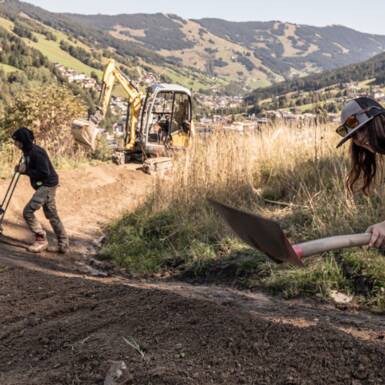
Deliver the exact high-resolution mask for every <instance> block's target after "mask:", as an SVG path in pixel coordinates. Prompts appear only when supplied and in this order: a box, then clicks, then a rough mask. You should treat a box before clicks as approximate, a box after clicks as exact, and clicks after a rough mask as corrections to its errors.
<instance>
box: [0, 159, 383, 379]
mask: <svg viewBox="0 0 385 385" xmlns="http://www.w3.org/2000/svg"><path fill="white" fill-rule="evenodd" d="M137 167H138V166H137V165H135V166H134V165H130V166H125V167H116V166H112V165H111V166H101V167H96V168H86V169H84V170H77V171H71V172H64V173H62V187H61V188H60V190H59V196H58V202H59V209H60V212H61V215H62V217H63V219H64V222H65V224H66V226H67V228H68V229H69V232H70V234H71V237H72V240H73V253H72V254H71V256H69V257H62V256H58V255H53V254H48V253H47V254H43V255H41V256H36V255H31V254H29V253H27V252H26V251H25V250H23V249H22V248H20V247H15V246H12V245H9V244H0V314H1V324H0V385H33V384H36V385H37V384H38V385H59V384H60V385H67V384H68V385H69V384H90V385H91V384H103V383H104V381H105V378H106V374H107V372H108V371H109V369H110V368H111V367H113V366H114V364H113V362H120V361H124V366H123V368H126V369H124V370H122V375H121V377H120V378H119V380H117V381H115V383H116V384H202V385H206V384H282V385H289V384H309V385H310V384H352V385H359V384H385V367H384V365H383V361H384V358H385V322H384V319H383V318H382V317H379V316H374V315H369V314H365V313H352V312H343V311H340V310H337V309H335V308H333V307H331V306H326V305H325V306H324V305H322V306H321V305H320V304H316V303H311V302H304V301H283V300H281V299H279V298H271V297H269V296H267V295H264V294H262V293H245V292H238V291H236V290H232V289H226V288H220V287H214V286H191V285H188V284H184V283H177V282H174V283H165V282H147V281H134V280H128V279H125V278H124V277H119V276H114V277H109V278H95V277H91V276H89V275H85V274H81V273H79V264H78V263H79V262H84V261H85V260H86V259H87V256H88V255H89V253H92V252H93V244H92V240H93V239H95V238H97V237H98V236H100V235H101V226H102V225H103V224H105V223H106V222H108V221H109V220H111V219H113V218H115V217H117V216H118V215H119V214H121V213H122V212H123V211H125V210H127V209H133V208H134V207H136V206H137V205H138V202H139V201H140V199H142V198H144V196H145V195H146V194H147V193H150V192H151V186H152V178H151V177H150V176H148V175H145V174H143V173H142V172H141V171H138V170H136V168H137ZM5 186H6V183H3V184H2V185H0V192H2V187H3V188H4V187H5ZM31 192H32V191H31V190H30V188H29V187H28V182H27V181H23V182H22V185H21V186H20V187H19V188H18V191H17V194H16V196H15V200H14V201H13V206H12V210H11V211H10V212H9V215H8V219H11V221H10V222H8V223H7V224H6V235H8V236H11V237H12V238H16V239H20V240H24V239H25V237H26V236H27V235H28V232H27V231H26V229H25V226H24V224H23V221H22V218H21V210H22V208H23V206H24V204H25V203H26V201H27V199H28V197H29V196H30V194H31ZM11 243H12V242H11ZM115 365H117V364H115Z"/></svg>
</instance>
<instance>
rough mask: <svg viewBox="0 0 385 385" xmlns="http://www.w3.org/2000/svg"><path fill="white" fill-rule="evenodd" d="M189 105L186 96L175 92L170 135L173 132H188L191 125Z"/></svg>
mask: <svg viewBox="0 0 385 385" xmlns="http://www.w3.org/2000/svg"><path fill="white" fill-rule="evenodd" d="M190 122H191V104H190V98H189V96H188V95H186V94H184V93H181V92H176V93H175V98H174V108H173V115H172V125H171V134H173V133H174V132H177V131H179V132H181V131H183V132H188V131H189V130H190V128H191V127H190V125H191V123H190Z"/></svg>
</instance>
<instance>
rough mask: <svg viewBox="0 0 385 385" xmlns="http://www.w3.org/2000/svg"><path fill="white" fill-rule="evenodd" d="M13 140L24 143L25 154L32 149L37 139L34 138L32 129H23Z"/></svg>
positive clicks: (16, 133) (15, 133)
mask: <svg viewBox="0 0 385 385" xmlns="http://www.w3.org/2000/svg"><path fill="white" fill-rule="evenodd" d="M12 139H13V140H17V141H18V142H20V143H22V144H23V151H24V152H25V151H30V150H31V149H32V145H33V141H34V139H35V137H34V136H33V132H32V131H31V130H30V129H28V128H26V127H22V128H19V129H18V130H17V131H15V132H14V133H13V135H12Z"/></svg>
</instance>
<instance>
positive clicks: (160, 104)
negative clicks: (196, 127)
mask: <svg viewBox="0 0 385 385" xmlns="http://www.w3.org/2000/svg"><path fill="white" fill-rule="evenodd" d="M151 116H152V118H151V123H150V125H149V130H148V141H149V142H151V143H157V144H163V145H168V144H170V143H171V142H172V135H173V134H174V133H176V132H182V131H184V132H188V131H189V129H190V121H191V103H190V97H189V96H188V95H187V94H185V93H183V92H175V91H165V92H159V94H158V95H157V96H156V99H155V101H154V104H153V108H152V113H151Z"/></svg>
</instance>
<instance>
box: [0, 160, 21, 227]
mask: <svg viewBox="0 0 385 385" xmlns="http://www.w3.org/2000/svg"><path fill="white" fill-rule="evenodd" d="M20 163H21V161H20V162H19V165H20ZM20 175H21V174H20V173H19V172H18V171H15V173H14V174H13V177H12V179H11V182H10V183H9V186H8V189H7V192H6V193H5V196H4V199H3V201H2V203H1V205H0V234H1V233H2V232H3V226H2V225H3V221H4V217H5V214H6V212H7V209H8V207H9V204H10V202H11V199H12V196H13V193H14V192H15V189H16V186H17V183H18V182H19V179H20Z"/></svg>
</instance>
